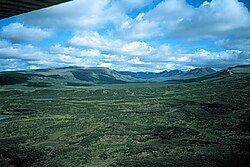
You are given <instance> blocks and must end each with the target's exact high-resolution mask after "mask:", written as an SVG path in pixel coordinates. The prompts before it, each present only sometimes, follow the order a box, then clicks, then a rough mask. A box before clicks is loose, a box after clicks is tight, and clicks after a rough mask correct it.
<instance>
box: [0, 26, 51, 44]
mask: <svg viewBox="0 0 250 167" xmlns="http://www.w3.org/2000/svg"><path fill="white" fill-rule="evenodd" d="M51 35H52V32H51V31H48V30H43V29H41V28H37V27H26V26H24V25H23V24H21V23H11V24H9V25H7V26H4V27H2V30H1V31H0V37H1V38H3V39H6V40H10V41H12V42H13V43H34V42H39V41H41V40H43V39H45V38H48V37H50V36H51Z"/></svg>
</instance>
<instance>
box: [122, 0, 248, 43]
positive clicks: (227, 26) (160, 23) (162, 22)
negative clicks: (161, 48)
mask: <svg viewBox="0 0 250 167" xmlns="http://www.w3.org/2000/svg"><path fill="white" fill-rule="evenodd" d="M139 16H140V17H139ZM139 16H138V17H139V18H140V19H138V18H136V19H134V20H132V21H130V22H129V23H127V24H126V27H124V26H123V27H122V28H121V29H120V31H118V34H122V36H124V37H125V38H148V37H154V36H168V37H178V38H188V39H201V38H213V37H218V36H225V35H231V34H232V33H233V32H240V31H241V30H242V29H245V28H246V27H248V29H249V28H250V14H249V12H248V9H247V8H246V7H245V6H244V4H243V3H240V2H238V1H237V0H230V1H228V0H212V1H211V2H204V3H203V5H201V6H200V7H198V8H194V7H193V6H191V5H189V4H188V3H187V2H186V1H185V0H166V1H163V2H161V3H160V4H158V5H157V6H156V7H155V8H153V9H152V10H151V11H149V12H148V13H146V14H145V15H143V17H142V16H141V15H139ZM127 34H129V35H127ZM244 35H245V34H244Z"/></svg>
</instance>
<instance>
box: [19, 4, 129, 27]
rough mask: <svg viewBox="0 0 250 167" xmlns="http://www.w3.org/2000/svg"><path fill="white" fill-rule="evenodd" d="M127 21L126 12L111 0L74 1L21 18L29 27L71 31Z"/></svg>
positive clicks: (24, 15)
mask: <svg viewBox="0 0 250 167" xmlns="http://www.w3.org/2000/svg"><path fill="white" fill-rule="evenodd" d="M127 19H128V16H126V15H125V13H124V11H123V10H121V8H120V7H119V6H117V5H115V3H111V0H101V1H100V0H91V1H89V0H74V1H72V2H68V3H64V4H61V5H56V6H53V7H50V8H47V9H42V10H38V11H34V12H32V13H27V14H23V15H22V16H21V20H22V21H24V22H25V23H27V24H29V25H35V26H41V27H46V28H48V27H49V28H56V29H70V30H79V29H83V28H84V29H95V28H99V27H101V26H105V25H106V24H120V23H121V22H122V21H123V20H127Z"/></svg>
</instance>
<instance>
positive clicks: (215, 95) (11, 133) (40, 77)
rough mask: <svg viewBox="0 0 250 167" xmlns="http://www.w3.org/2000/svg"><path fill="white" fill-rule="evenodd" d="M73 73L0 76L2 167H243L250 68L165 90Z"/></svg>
mask: <svg viewBox="0 0 250 167" xmlns="http://www.w3.org/2000/svg"><path fill="white" fill-rule="evenodd" d="M72 68H73V67H72ZM72 68H65V69H54V70H40V71H39V70H36V71H29V72H16V73H1V74H0V83H1V84H0V85H1V86H0V166H6V167H7V166H10V165H12V166H21V167H26V166H34V167H38V166H41V167H46V166H47V167H51V166H54V167H55V166H58V167H59V166H60V167H62V166H113V167H115V166H143V167H146V166H204V167H205V166H249V164H250V162H249V161H250V159H249V157H250V150H249V149H250V134H249V115H250V112H249V107H250V106H249V105H250V104H249V101H250V100H249V90H250V87H249V86H250V84H249V81H250V70H249V66H239V67H234V68H230V69H227V70H224V71H220V72H216V73H212V74H208V75H204V76H201V77H200V78H198V79H197V78H196V79H190V78H187V79H185V80H184V79H183V80H178V79H176V78H175V79H173V80H164V81H163V82H153V81H152V78H151V79H149V80H147V82H146V81H145V80H141V79H140V77H139V78H138V77H137V78H133V76H130V77H126V76H127V75H128V74H127V73H126V76H125V75H121V73H118V72H114V71H109V70H107V69H104V70H103V69H102V70H101V71H102V72H101V73H99V76H98V75H97V73H96V72H93V71H92V72H90V71H84V70H83V69H76V70H75V71H73V72H72V73H71V74H72V75H66V74H67V72H66V71H69V70H72ZM63 70H64V71H63ZM99 70H100V69H99ZM229 72H230V73H229ZM133 75H135V74H133ZM74 76H75V78H74ZM100 76H101V77H100ZM131 78H132V79H131ZM144 78H145V76H144ZM161 79H162V77H161ZM151 81H152V82H151Z"/></svg>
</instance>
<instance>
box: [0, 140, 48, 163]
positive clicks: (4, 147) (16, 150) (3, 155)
mask: <svg viewBox="0 0 250 167" xmlns="http://www.w3.org/2000/svg"><path fill="white" fill-rule="evenodd" d="M19 142H21V141H18V140H17V141H12V142H9V141H6V140H1V142H0V165H1V166H2V167H9V166H15V167H26V166H29V165H32V163H34V162H36V161H37V160H38V159H40V158H42V157H43V156H44V153H43V151H42V150H36V149H33V148H28V147H20V146H18V143H19Z"/></svg>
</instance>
